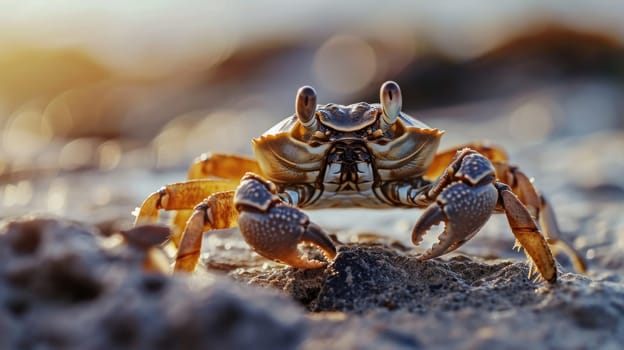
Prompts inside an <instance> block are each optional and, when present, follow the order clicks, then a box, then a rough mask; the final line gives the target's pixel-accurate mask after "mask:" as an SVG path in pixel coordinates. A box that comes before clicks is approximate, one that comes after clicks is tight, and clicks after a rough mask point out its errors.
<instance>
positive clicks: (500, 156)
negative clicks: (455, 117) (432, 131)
mask: <svg viewBox="0 0 624 350" xmlns="http://www.w3.org/2000/svg"><path fill="white" fill-rule="evenodd" d="M465 148H470V149H472V150H474V151H476V152H478V153H480V154H481V155H483V156H485V157H486V158H487V159H489V160H490V162H492V164H496V163H501V164H505V163H507V160H508V158H509V157H508V156H507V152H505V151H504V150H503V149H502V148H501V147H498V146H495V145H488V144H484V143H470V144H465V145H462V146H458V147H456V148H453V149H449V150H446V151H443V152H440V153H438V154H436V156H435V157H434V158H433V161H432V162H431V165H429V167H428V168H427V172H426V173H425V175H424V177H425V178H426V179H430V180H435V179H437V178H438V177H439V176H440V175H442V173H444V171H445V170H446V168H447V167H448V166H449V164H451V162H452V161H453V160H454V159H455V156H456V155H457V152H458V151H460V150H462V149H465Z"/></svg>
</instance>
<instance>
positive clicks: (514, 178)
mask: <svg viewBox="0 0 624 350" xmlns="http://www.w3.org/2000/svg"><path fill="white" fill-rule="evenodd" d="M463 148H470V149H473V150H475V151H477V152H479V153H481V154H482V155H484V156H485V157H486V158H488V159H489V160H490V162H492V164H493V165H494V168H495V169H496V177H497V179H498V181H500V182H502V183H504V184H507V185H508V186H509V187H510V188H511V191H512V192H513V193H514V194H515V195H516V196H517V197H518V199H519V200H520V201H521V202H522V204H524V206H526V208H527V209H528V211H529V213H530V214H531V216H532V217H533V219H535V220H536V221H538V222H539V226H540V229H541V231H542V232H543V234H544V236H545V237H546V240H547V241H548V243H549V245H550V247H551V249H553V251H554V252H555V254H557V253H559V252H560V251H563V252H564V253H565V254H566V255H567V256H568V257H569V258H570V259H571V261H572V263H573V265H574V268H575V269H576V270H577V271H579V272H585V271H586V270H587V267H586V263H585V260H584V259H583V257H582V255H581V254H580V253H579V252H578V251H576V250H575V249H574V247H573V246H572V244H570V243H569V242H567V241H566V240H565V239H564V238H563V237H562V236H561V231H560V230H559V226H558V225H557V221H556V218H555V215H554V211H553V209H552V207H551V206H550V205H549V204H548V201H547V200H546V198H545V197H544V196H542V195H541V194H539V192H538V191H537V189H536V188H535V186H533V184H532V182H531V180H530V179H529V177H528V176H527V175H526V174H524V173H523V172H522V171H520V170H519V169H518V168H517V167H515V166H513V165H510V164H509V163H508V159H509V158H508V156H507V153H506V152H505V151H504V150H503V149H502V148H500V147H498V146H494V145H485V144H481V143H474V144H465V145H462V146H460V147H458V148H456V149H451V150H446V151H444V152H441V153H439V154H438V155H436V157H435V158H434V159H433V162H432V164H431V167H429V169H428V170H427V173H426V174H425V178H428V179H435V178H437V177H438V176H440V175H441V174H442V173H443V172H444V170H445V169H446V167H447V166H448V164H450V163H451V161H452V159H453V157H454V156H455V154H456V153H457V152H458V151H459V150H461V149H463Z"/></svg>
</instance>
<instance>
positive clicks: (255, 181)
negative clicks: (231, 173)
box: [234, 174, 336, 269]
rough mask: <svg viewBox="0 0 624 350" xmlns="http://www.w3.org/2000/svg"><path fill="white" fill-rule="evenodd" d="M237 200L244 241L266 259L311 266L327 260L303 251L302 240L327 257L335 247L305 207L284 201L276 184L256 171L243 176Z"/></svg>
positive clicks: (298, 265) (314, 266)
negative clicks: (308, 256) (300, 208)
mask: <svg viewBox="0 0 624 350" xmlns="http://www.w3.org/2000/svg"><path fill="white" fill-rule="evenodd" d="M234 204H235V205H236V208H237V209H238V211H239V216H238V226H239V228H240V230H241V233H242V235H243V237H244V238H245V241H246V242H247V244H249V246H251V247H252V248H253V249H254V250H255V251H256V252H257V253H258V254H260V255H262V256H264V257H265V258H267V259H271V260H274V261H277V262H281V263H284V264H288V265H290V266H293V267H297V268H302V269H310V268H318V267H321V266H324V265H325V263H324V262H321V261H317V260H311V259H308V258H307V257H305V256H303V255H301V254H300V253H299V250H298V248H297V245H298V244H299V243H303V242H305V243H311V244H313V245H315V246H317V247H318V248H319V249H320V250H321V251H322V252H323V253H324V255H325V256H326V257H327V258H328V259H333V258H334V257H335V256H336V247H335V246H334V244H333V243H332V241H331V240H330V239H329V238H328V236H327V234H326V233H325V231H323V229H321V228H320V227H319V226H318V225H316V224H314V223H312V222H310V219H309V218H308V216H307V215H305V214H304V213H303V212H302V211H300V210H299V209H297V208H295V207H291V206H289V205H287V204H285V203H283V202H282V201H281V199H280V198H279V197H278V196H277V194H276V192H275V186H274V185H273V184H272V183H271V182H269V181H266V180H264V179H262V178H260V177H259V176H257V175H253V174H248V175H245V177H243V179H242V181H241V185H240V186H239V187H238V189H237V190H236V194H235V196H234Z"/></svg>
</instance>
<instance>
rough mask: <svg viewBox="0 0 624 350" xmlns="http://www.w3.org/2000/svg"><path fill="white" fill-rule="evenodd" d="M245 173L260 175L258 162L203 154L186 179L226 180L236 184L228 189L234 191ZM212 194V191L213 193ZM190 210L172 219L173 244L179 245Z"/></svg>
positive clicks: (189, 170)
mask: <svg viewBox="0 0 624 350" xmlns="http://www.w3.org/2000/svg"><path fill="white" fill-rule="evenodd" d="M247 172H254V173H257V174H261V172H260V167H259V166H258V162H257V161H256V160H255V159H253V158H248V157H243V156H239V155H234V154H223V153H212V152H208V153H204V154H202V155H200V156H199V157H197V158H196V159H195V160H194V161H193V163H192V164H191V166H190V167H189V169H188V177H187V178H188V179H189V180H198V179H209V178H219V179H227V180H236V184H235V185H234V186H232V187H231V188H229V189H234V188H236V186H238V181H239V180H240V178H241V177H243V175H245V173H247ZM213 192H214V191H213ZM210 193H212V192H209V193H205V196H203V197H202V198H200V199H199V200H198V201H196V202H192V203H190V204H189V205H188V206H187V207H186V208H185V209H190V208H193V206H194V205H195V204H197V203H199V201H201V200H202V199H204V198H206V197H208V195H210ZM192 213H193V211H192V210H178V211H177V212H176V213H175V216H174V217H173V235H172V236H173V241H172V242H173V243H174V244H175V245H178V244H179V240H180V239H179V237H180V236H181V235H182V230H183V228H184V227H185V226H186V222H187V221H188V219H189V218H190V217H191V215H192Z"/></svg>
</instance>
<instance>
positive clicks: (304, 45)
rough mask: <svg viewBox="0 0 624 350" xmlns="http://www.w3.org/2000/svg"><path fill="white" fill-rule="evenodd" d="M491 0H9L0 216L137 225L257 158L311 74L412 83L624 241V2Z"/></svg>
mask: <svg viewBox="0 0 624 350" xmlns="http://www.w3.org/2000/svg"><path fill="white" fill-rule="evenodd" d="M491 4H492V3H491V2H489V1H453V2H442V1H438V2H432V1H385V2H378V1H370V0H366V1H342V2H335V1H327V0H319V1H307V2H305V3H301V4H294V5H293V3H292V2H289V1H284V0H275V1H254V2H250V1H235V0H227V1H216V0H213V1H186V2H183V3H180V2H175V1H163V0H154V1H150V2H128V1H106V2H102V1H68V0H65V1H54V2H44V1H37V2H24V1H19V0H15V1H11V0H0V218H2V217H10V216H16V215H23V214H27V213H51V214H57V215H62V216H68V217H71V218H75V219H79V220H86V221H89V222H93V223H97V224H99V225H105V224H104V223H110V222H115V223H117V224H119V225H122V226H123V225H129V224H130V223H131V221H132V217H131V216H130V214H129V213H130V211H131V210H132V209H133V208H134V207H135V206H136V205H138V204H139V203H140V201H141V200H142V199H143V198H144V197H145V196H146V195H148V194H149V193H150V192H152V191H154V190H156V189H158V188H159V187H160V186H161V185H163V184H164V183H166V182H173V181H180V180H182V179H183V178H184V176H185V170H186V167H187V166H188V164H189V163H190V161H191V160H192V159H193V158H194V157H196V156H197V155H199V154H200V153H202V152H205V151H217V152H238V153H243V154H251V147H250V143H249V140H250V138H252V137H254V136H257V135H259V134H260V133H262V132H263V131H264V130H266V129H267V128H269V127H270V126H271V125H273V124H274V123H276V122H277V121H279V120H281V119H283V118H284V117H286V116H288V115H290V114H292V113H293V108H294V97H295V92H296V90H297V88H298V87H300V86H302V85H312V86H314V87H315V88H316V89H317V92H318V95H319V103H322V104H324V103H328V102H336V103H343V104H349V103H352V102H357V101H360V100H364V101H369V102H377V99H378V90H379V86H380V84H381V83H382V82H384V81H386V80H395V81H397V82H398V83H399V84H400V86H401V88H402V90H403V94H404V99H403V100H404V111H406V112H408V113H410V114H412V115H414V116H416V117H418V118H419V119H421V120H423V121H424V122H425V123H427V124H429V125H431V126H434V127H438V128H440V129H445V130H446V134H445V137H444V140H443V143H442V146H443V147H450V146H452V145H454V144H460V143H466V142H469V141H473V140H483V139H487V140H491V141H493V142H495V143H499V144H502V145H504V146H505V147H507V149H508V150H509V152H510V153H511V155H512V156H513V157H514V159H515V160H516V163H518V164H521V165H522V168H523V169H525V170H526V171H527V172H528V173H529V174H530V175H534V176H536V179H537V180H536V182H537V184H538V186H540V188H542V189H543V190H544V192H545V193H546V194H548V195H549V196H550V197H551V198H552V200H553V202H554V204H555V206H556V208H557V210H558V213H559V212H561V213H563V214H564V215H563V217H565V218H566V220H563V221H562V226H563V228H564V229H566V230H567V231H568V232H572V233H579V232H581V231H583V230H593V231H596V230H602V231H601V232H606V233H605V234H607V235H616V234H621V235H624V224H622V220H619V221H609V220H611V219H605V220H607V221H606V223H605V221H604V220H602V219H601V220H594V218H595V215H603V214H596V212H595V209H596V206H595V205H596V203H621V199H622V198H624V180H623V177H622V175H621V174H622V172H623V171H624V164H623V163H624V161H623V159H622V153H623V151H624V137H623V135H624V134H623V133H622V129H623V128H624V117H623V112H624V45H623V42H624V21H623V20H622V14H624V2H621V1H603V2H588V1H563V0H561V1H550V2H548V4H545V3H543V2H541V1H525V0H516V1H514V0H510V1H505V2H500V3H499V4H498V5H497V6H496V7H492V6H491ZM621 209H622V208H621V206H620V207H617V210H621ZM614 213H615V212H614ZM620 213H621V212H620ZM398 215H402V216H403V217H405V216H406V215H405V214H404V213H401V214H398ZM605 215H606V214H605ZM614 215H615V214H614ZM616 216H618V215H616ZM380 218H381V217H378V219H380ZM383 218H385V220H390V219H388V218H389V217H388V216H384V217H383ZM332 220H334V221H332ZM392 220H394V219H392ZM414 220H415V214H410V215H408V219H406V220H405V221H399V226H397V225H396V222H397V221H392V225H390V226H389V227H392V228H393V230H395V231H396V230H398V231H401V230H408V231H409V226H410V225H411V224H412V223H413V221H414ZM327 221H328V222H329V224H330V225H331V224H332V223H333V225H334V226H335V227H341V225H342V227H344V226H345V225H347V226H348V225H352V224H354V223H353V222H352V221H349V222H346V223H345V220H344V218H334V219H331V218H329V219H327ZM341 222H342V224H341ZM382 222H383V221H382ZM401 222H402V223H401ZM401 225H402V226H401ZM588 225H593V226H591V227H590V226H588ZM601 225H602V226H601ZM397 227H398V228H397ZM600 227H602V229H601V228H600ZM362 230H370V227H368V226H367V227H365V228H362ZM577 245H578V246H583V247H586V248H587V249H586V250H587V251H589V250H590V249H592V243H591V242H590V241H588V242H585V241H583V242H578V241H577ZM623 245H624V243H623ZM623 248H624V247H623ZM592 254H594V255H595V252H594V253H591V252H589V253H588V255H592Z"/></svg>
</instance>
